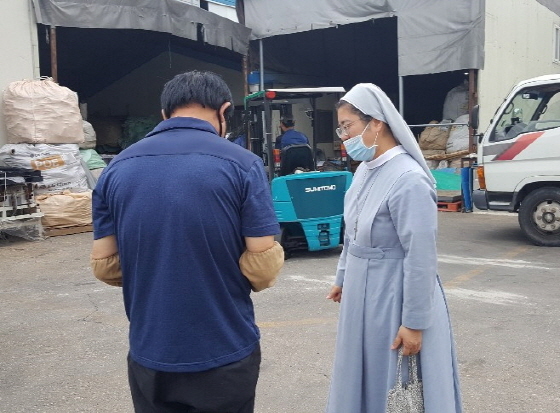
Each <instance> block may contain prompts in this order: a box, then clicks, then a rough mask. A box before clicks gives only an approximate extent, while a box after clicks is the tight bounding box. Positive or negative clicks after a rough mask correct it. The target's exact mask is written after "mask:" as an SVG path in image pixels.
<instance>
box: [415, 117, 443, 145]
mask: <svg viewBox="0 0 560 413" xmlns="http://www.w3.org/2000/svg"><path fill="white" fill-rule="evenodd" d="M445 123H449V122H448V121H442V123H441V124H440V123H439V122H437V121H435V120H433V121H431V122H430V124H432V125H444V124H445ZM449 130H450V127H449V126H427V127H426V128H424V130H423V131H422V133H421V134H420V139H419V140H418V144H419V145H420V149H422V150H444V151H445V148H446V147H447V139H448V138H449Z"/></svg>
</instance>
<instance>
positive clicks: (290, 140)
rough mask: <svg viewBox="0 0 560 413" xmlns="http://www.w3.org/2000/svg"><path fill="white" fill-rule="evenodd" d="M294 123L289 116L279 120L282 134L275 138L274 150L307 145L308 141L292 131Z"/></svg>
mask: <svg viewBox="0 0 560 413" xmlns="http://www.w3.org/2000/svg"><path fill="white" fill-rule="evenodd" d="M295 125H296V123H295V121H294V118H292V117H291V116H282V117H281V118H280V129H281V130H282V134H281V135H280V136H278V137H277V138H276V142H275V143H274V149H284V148H285V147H286V146H289V145H309V139H307V136H305V135H304V134H303V133H301V132H298V131H297V130H295V129H294V127H295Z"/></svg>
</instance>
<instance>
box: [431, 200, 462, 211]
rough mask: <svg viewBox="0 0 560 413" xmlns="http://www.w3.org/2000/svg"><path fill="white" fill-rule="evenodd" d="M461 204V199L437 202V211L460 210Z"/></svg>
mask: <svg viewBox="0 0 560 413" xmlns="http://www.w3.org/2000/svg"><path fill="white" fill-rule="evenodd" d="M462 206H463V201H457V202H438V203H437V207H438V208H437V209H438V211H448V212H460V211H461V207H462Z"/></svg>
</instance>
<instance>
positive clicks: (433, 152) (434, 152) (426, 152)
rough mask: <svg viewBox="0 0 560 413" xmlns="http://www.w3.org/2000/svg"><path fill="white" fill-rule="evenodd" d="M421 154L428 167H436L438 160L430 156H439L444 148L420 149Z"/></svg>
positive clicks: (443, 153) (443, 152) (442, 153)
mask: <svg viewBox="0 0 560 413" xmlns="http://www.w3.org/2000/svg"><path fill="white" fill-rule="evenodd" d="M422 155H423V156H424V159H426V163H427V164H428V168H430V169H437V167H438V165H439V163H440V160H439V159H430V158H439V157H441V156H442V155H445V149H422Z"/></svg>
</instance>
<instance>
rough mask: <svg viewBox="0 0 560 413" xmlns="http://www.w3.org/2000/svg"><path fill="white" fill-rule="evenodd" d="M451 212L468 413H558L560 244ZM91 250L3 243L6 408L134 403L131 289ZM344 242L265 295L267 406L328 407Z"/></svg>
mask: <svg viewBox="0 0 560 413" xmlns="http://www.w3.org/2000/svg"><path fill="white" fill-rule="evenodd" d="M439 217H440V232H439V262H440V266H439V271H440V275H441V277H442V280H443V282H444V284H445V289H446V293H447V297H448V301H449V305H450V310H451V316H452V322H453V325H454V329H455V335H456V341H457V346H458V352H459V363H460V372H461V380H462V390H463V398H464V407H465V412H469V413H479V412H493V413H502V412H503V413H506V412H507V413H511V412H513V413H525V412H556V411H558V406H559V405H560V384H559V381H558V380H557V377H558V371H560V353H559V352H558V342H559V341H560V300H559V298H558V297H559V295H560V249H558V248H542V247H535V246H532V245H530V244H528V243H527V242H526V241H525V239H524V238H523V237H522V235H521V233H520V230H519V228H518V226H517V219H516V217H515V216H513V215H509V214H485V213H470V214H463V213H457V212H441V213H440V214H439ZM90 246H91V233H85V234H77V235H67V236H60V237H52V238H48V239H46V240H44V241H39V242H28V241H22V240H19V239H14V238H10V239H7V240H0V325H1V328H0V349H1V351H2V357H0V412H9V413H18V412H26V413H27V412H45V413H47V412H48V413H65V412H111V413H115V412H132V406H131V402H130V396H129V393H128V385H127V378H126V363H125V358H126V353H127V320H126V317H125V315H124V311H123V306H122V297H121V293H120V289H118V288H114V287H109V286H106V285H104V284H102V283H100V282H98V281H97V280H95V279H94V278H93V276H92V275H91V274H90V270H89V265H88V255H89V250H90ZM339 252H340V251H339V250H332V251H327V252H320V253H313V254H312V253H300V254H295V255H294V256H293V257H292V258H290V259H289V260H288V261H287V262H286V264H285V266H284V269H283V270H282V273H281V276H280V279H279V281H278V283H277V285H276V286H275V287H274V288H272V289H270V290H267V291H264V292H262V293H259V294H255V295H254V301H255V307H256V313H257V319H258V323H259V325H260V327H261V333H262V349H263V362H262V367H261V378H260V381H259V385H258V388H257V407H256V412H257V413H267V412H270V413H272V412H274V413H284V412H285V413H315V412H322V411H323V409H324V406H325V401H326V397H327V394H328V386H329V377H330V372H331V366H332V357H333V351H334V340H335V334H336V320H337V311H338V305H337V304H334V303H332V302H329V301H327V300H326V299H325V296H326V294H327V291H328V290H329V286H330V284H331V283H332V281H333V274H334V270H335V266H336V261H337V258H338V254H339ZM341 413H351V412H341ZM430 413H433V412H430ZM437 413H445V412H437Z"/></svg>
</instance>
